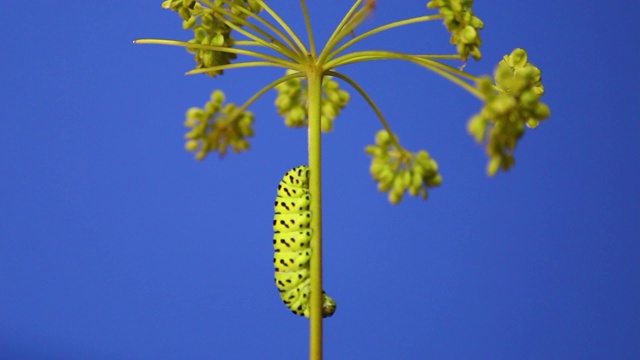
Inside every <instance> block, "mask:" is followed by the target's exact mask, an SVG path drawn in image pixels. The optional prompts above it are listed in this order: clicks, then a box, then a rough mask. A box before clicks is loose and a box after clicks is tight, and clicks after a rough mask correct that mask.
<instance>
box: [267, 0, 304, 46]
mask: <svg viewBox="0 0 640 360" xmlns="http://www.w3.org/2000/svg"><path fill="white" fill-rule="evenodd" d="M258 2H259V3H260V5H261V6H262V8H263V9H264V11H266V12H267V13H269V15H271V17H272V18H273V19H274V20H275V21H276V22H277V23H278V24H280V26H282V28H283V29H284V31H285V32H286V33H287V34H288V35H289V36H290V37H291V39H292V40H293V41H294V42H295V43H296V45H297V48H298V49H300V51H301V52H302V53H303V54H306V53H307V52H308V51H307V48H306V47H305V46H304V44H303V43H302V41H300V38H298V35H296V33H295V32H294V31H293V30H291V28H290V27H289V24H287V23H286V22H285V21H284V20H282V18H281V17H280V16H279V15H278V14H277V13H276V12H275V11H273V9H271V8H270V7H269V5H267V3H266V2H265V1H263V0H258Z"/></svg>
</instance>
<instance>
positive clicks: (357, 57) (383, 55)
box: [325, 51, 483, 99]
mask: <svg viewBox="0 0 640 360" xmlns="http://www.w3.org/2000/svg"><path fill="white" fill-rule="evenodd" d="M394 59H395V60H406V61H409V62H412V63H414V64H417V65H420V66H422V67H424V68H427V69H429V70H431V71H433V72H435V73H436V74H438V75H440V76H442V77H444V78H446V79H448V80H449V81H451V82H453V83H455V84H457V85H458V86H460V87H462V88H463V89H465V90H467V91H468V92H470V93H471V94H472V95H474V96H476V97H478V98H479V99H483V95H482V94H481V93H480V91H479V90H478V89H477V88H475V87H474V86H473V85H471V84H469V83H467V82H465V81H464V80H462V79H460V77H464V78H466V79H469V80H473V81H478V78H477V77H476V76H473V75H470V74H468V73H465V72H464V71H461V70H458V69H456V68H454V67H452V66H449V65H445V64H442V63H439V62H437V61H435V60H430V59H429V58H428V55H419V56H417V55H410V54H403V53H396V52H392V51H358V52H353V53H350V54H348V55H344V56H341V57H338V58H336V59H333V60H331V61H329V62H328V63H327V64H325V67H326V68H327V69H334V68H336V67H338V66H344V65H349V64H355V63H359V62H365V61H373V60H394Z"/></svg>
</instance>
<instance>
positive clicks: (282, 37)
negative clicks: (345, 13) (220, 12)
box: [230, 2, 305, 56]
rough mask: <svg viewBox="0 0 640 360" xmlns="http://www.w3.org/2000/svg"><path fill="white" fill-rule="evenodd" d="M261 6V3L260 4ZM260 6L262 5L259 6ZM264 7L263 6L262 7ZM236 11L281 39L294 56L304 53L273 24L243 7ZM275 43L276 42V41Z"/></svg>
mask: <svg viewBox="0 0 640 360" xmlns="http://www.w3.org/2000/svg"><path fill="white" fill-rule="evenodd" d="M260 3H261V4H262V2H260ZM230 4H231V5H234V3H233V2H231V3H230ZM261 6H262V5H261ZM263 7H264V6H263ZM237 9H238V10H239V11H241V12H243V13H245V14H247V15H248V16H250V17H252V18H254V19H256V21H258V22H259V23H261V24H262V25H264V26H266V27H267V28H268V29H269V30H271V31H273V32H274V33H275V34H276V35H278V36H279V37H280V39H282V40H283V41H284V42H285V43H287V45H288V46H289V48H290V49H293V51H295V52H296V54H298V55H299V56H304V55H305V54H304V52H303V51H302V49H300V48H298V47H297V46H296V45H295V44H294V43H293V42H292V41H291V39H289V38H288V37H287V35H285V34H284V33H283V32H282V31H280V30H279V29H278V28H277V27H275V26H273V24H271V23H270V22H268V21H267V20H265V19H264V18H263V17H262V16H259V15H257V14H254V13H252V12H251V11H249V10H247V9H245V8H244V7H243V6H238V7H237ZM276 41H277V40H276Z"/></svg>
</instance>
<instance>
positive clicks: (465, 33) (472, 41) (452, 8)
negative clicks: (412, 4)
mask: <svg viewBox="0 0 640 360" xmlns="http://www.w3.org/2000/svg"><path fill="white" fill-rule="evenodd" d="M472 6H473V0H431V1H429V2H428V3H427V8H429V9H438V10H439V11H440V14H442V16H443V17H444V24H445V26H446V27H447V30H449V32H450V33H451V39H450V42H451V44H453V45H456V48H457V50H458V54H460V56H461V57H462V59H463V60H465V61H466V60H467V59H468V58H469V55H471V56H472V57H473V58H474V59H475V60H480V58H481V57H482V54H481V53H480V45H482V40H480V34H479V33H478V30H481V29H482V28H484V23H483V22H482V20H480V18H478V17H477V16H475V15H474V14H473V10H472V9H471V7H472Z"/></svg>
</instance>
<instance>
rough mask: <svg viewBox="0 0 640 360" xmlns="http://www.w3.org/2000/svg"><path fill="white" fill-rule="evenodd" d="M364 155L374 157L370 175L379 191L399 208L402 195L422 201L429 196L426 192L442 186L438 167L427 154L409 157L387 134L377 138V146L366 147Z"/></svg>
mask: <svg viewBox="0 0 640 360" xmlns="http://www.w3.org/2000/svg"><path fill="white" fill-rule="evenodd" d="M366 152H367V153H368V154H369V155H371V156H373V159H372V160H371V167H370V169H369V170H370V171H371V175H373V179H374V180H375V181H376V182H377V183H378V190H380V191H381V192H388V193H389V201H390V202H391V203H392V204H394V205H395V204H398V203H399V202H400V201H402V197H403V196H404V193H405V191H407V190H408V191H409V194H411V195H412V196H417V195H420V196H422V198H423V199H424V200H426V199H427V197H428V196H429V192H428V188H429V187H436V186H439V185H440V184H441V183H442V176H441V175H440V174H439V173H438V164H437V163H436V161H435V160H433V159H432V158H431V157H430V156H429V153H428V152H426V151H424V150H420V151H419V152H417V153H411V152H409V151H407V150H405V149H402V148H401V147H400V146H399V145H398V138H397V137H396V136H395V135H394V137H393V138H392V137H391V135H389V133H388V132H387V131H386V130H380V131H378V133H377V134H376V144H375V145H370V146H367V147H366Z"/></svg>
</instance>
